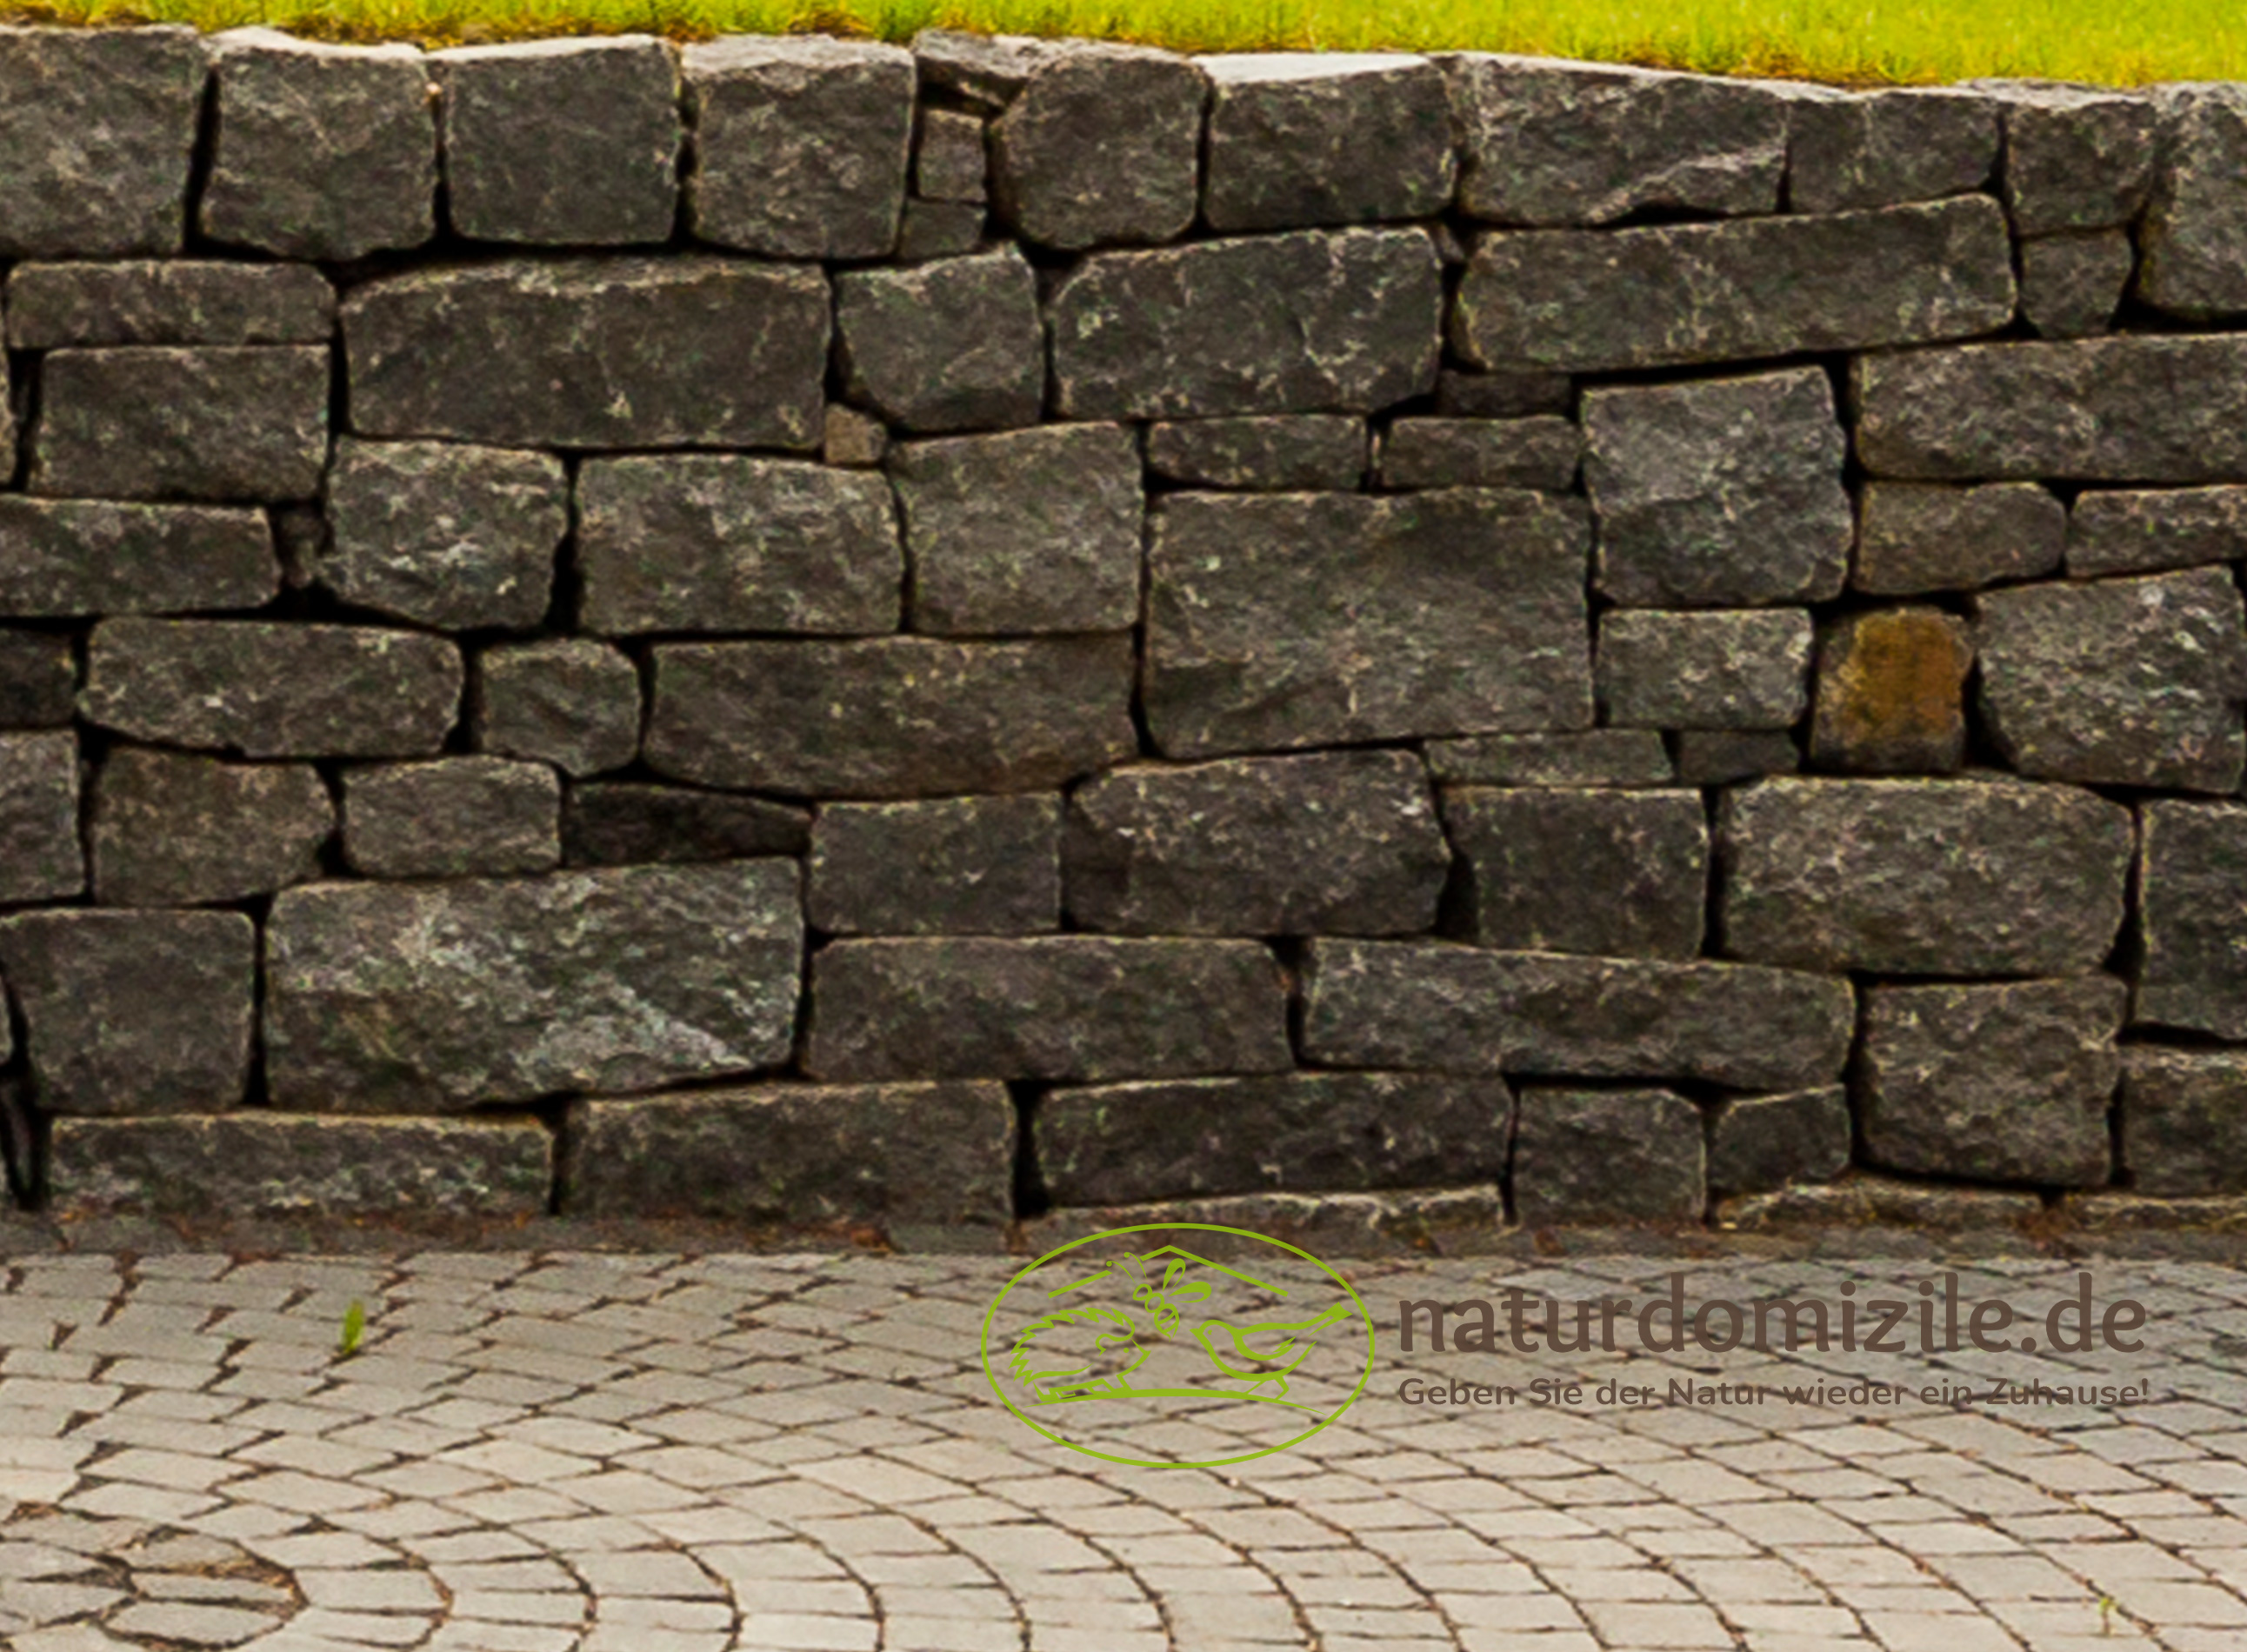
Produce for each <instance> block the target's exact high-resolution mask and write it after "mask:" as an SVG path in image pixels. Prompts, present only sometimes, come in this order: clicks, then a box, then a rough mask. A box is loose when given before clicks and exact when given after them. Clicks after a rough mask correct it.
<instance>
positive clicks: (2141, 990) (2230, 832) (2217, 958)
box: [2130, 797, 2247, 1039]
mask: <svg viewBox="0 0 2247 1652" xmlns="http://www.w3.org/2000/svg"><path fill="white" fill-rule="evenodd" d="M2243 914H2247V808H2243V807H2242V806H2240V805H2239V804H2237V803H2195V802H2182V801H2181V800H2177V799H2172V798H2165V797H2164V798H2148V799H2147V800H2146V801H2145V802H2142V803H2141V804H2139V805H2138V923H2139V939H2140V942H2141V948H2142V956H2141V958H2140V959H2139V961H2138V967H2137V983H2136V985H2137V994H2136V998H2135V1000H2134V1003H2133V1004H2132V1006H2131V1012H2130V1019H2131V1021H2133V1022H2134V1023H2137V1024H2139V1025H2149V1026H2156V1027H2182V1028H2183V1029H2184V1030H2186V1031H2188V1032H2195V1033H2208V1034H2213V1035H2214V1036H2216V1037H2217V1038H2229V1039H2247V916H2243Z"/></svg>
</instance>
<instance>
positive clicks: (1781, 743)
mask: <svg viewBox="0 0 2247 1652" xmlns="http://www.w3.org/2000/svg"><path fill="white" fill-rule="evenodd" d="M1801 767H1802V751H1801V748H1800V747H1798V746H1796V745H1795V743H1794V736H1793V734H1789V733H1787V732H1786V730H1785V729H1783V728H1764V729H1751V730H1745V731H1742V730H1738V729H1730V728H1681V729H1680V730H1678V731H1677V779H1678V782H1679V783H1680V784H1681V785H1686V786H1728V785H1730V784H1731V782H1734V781H1738V780H1754V779H1756V778H1757V777H1759V775H1791V774H1793V772H1794V771H1795V770H1796V769H1798V768H1801Z"/></svg>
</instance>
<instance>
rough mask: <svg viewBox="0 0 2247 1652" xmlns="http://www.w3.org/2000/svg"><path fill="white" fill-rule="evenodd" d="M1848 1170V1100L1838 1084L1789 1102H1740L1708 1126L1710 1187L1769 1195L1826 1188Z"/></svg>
mask: <svg viewBox="0 0 2247 1652" xmlns="http://www.w3.org/2000/svg"><path fill="white" fill-rule="evenodd" d="M1848 1168H1849V1094H1848V1091H1847V1090H1846V1089H1843V1088H1842V1087H1841V1085H1839V1084H1823V1085H1820V1087H1819V1088H1818V1089H1807V1090H1797V1091H1795V1092H1794V1093H1793V1094H1792V1095H1788V1096H1741V1097H1740V1098H1738V1100H1736V1101H1731V1102H1726V1103H1725V1107H1724V1109H1723V1110H1722V1111H1720V1112H1719V1113H1718V1115H1717V1116H1716V1117H1715V1119H1714V1120H1712V1121H1711V1123H1710V1126H1709V1187H1710V1190H1711V1191H1713V1192H1718V1193H1768V1192H1771V1191H1774V1190H1775V1189H1778V1188H1782V1187H1786V1186H1787V1185H1789V1184H1793V1183H1796V1182H1827V1181H1831V1180H1833V1178H1835V1177H1837V1176H1839V1175H1840V1174H1841V1172H1842V1171H1846V1170H1847V1169H1848Z"/></svg>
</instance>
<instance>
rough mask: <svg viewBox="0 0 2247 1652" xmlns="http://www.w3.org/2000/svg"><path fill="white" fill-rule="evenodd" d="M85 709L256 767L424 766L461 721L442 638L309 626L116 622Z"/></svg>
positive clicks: (96, 656)
mask: <svg viewBox="0 0 2247 1652" xmlns="http://www.w3.org/2000/svg"><path fill="white" fill-rule="evenodd" d="M86 661H87V676H86V685H85V690H84V692H83V693H82V694H81V696H80V701H79V709H80V711H81V712H82V713H83V714H84V715H85V717H86V718H87V719H88V720H90V721H92V722H94V723H98V724H99V725H100V726H101V727H106V728H113V729H115V730H116V731H117V732H118V733H120V734H130V735H132V736H133V738H135V739H138V740H147V741H158V742H161V743H162V744H165V745H171V746H190V747H208V748H214V749H219V750H232V751H237V752H239V753H241V754H242V755H243V756H246V757H414V756H420V755H422V754H426V753H430V752H434V751H435V750H436V749H437V748H438V747H439V746H441V745H442V744H443V743H444V739H445V735H446V734H447V731H448V730H450V729H451V727H452V726H453V721H454V717H455V716H456V714H457V713H458V711H459V707H460V700H461V654H460V650H459V649H457V648H455V647H454V645H453V644H452V643H451V642H449V641H447V639H445V638H441V637H431V636H427V635H426V634H424V633H422V632H420V631H386V630H383V629H381V628H379V627H377V626H372V625H315V624H306V623H304V622H302V621H295V622H290V623H285V624H284V623H278V622H272V621H266V620H250V619H245V620H191V619H176V620H175V619H105V620H103V621H102V622H101V623H100V624H99V625H96V626H95V627H94V628H93V636H92V640H91V641H90V642H89V643H88V645H87V648H86Z"/></svg>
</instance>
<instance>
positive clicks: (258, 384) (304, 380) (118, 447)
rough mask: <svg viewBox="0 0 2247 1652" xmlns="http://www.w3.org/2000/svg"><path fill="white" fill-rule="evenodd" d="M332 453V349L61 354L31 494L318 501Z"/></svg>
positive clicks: (50, 371)
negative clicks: (329, 402) (321, 484)
mask: <svg viewBox="0 0 2247 1652" xmlns="http://www.w3.org/2000/svg"><path fill="white" fill-rule="evenodd" d="M327 457H328V352H326V351H325V350H312V349H293V348H274V349H240V350H237V349H226V348H208V349H186V350H172V349H149V348H141V347H138V346H135V347H132V348H126V349H117V350H58V351H56V352H54V353H53V354H51V355H50V356H48V357H47V358H46V359H45V360H44V362H42V363H41V364H40V368H39V423H38V433H37V436H36V438H35V440H34V443H33V447H32V457H31V484H30V485H31V491H32V492H33V493H40V494H86V495H94V496H96V497H100V498H108V499H164V498H184V499H245V500H247V499H260V500H277V499H309V498H311V496H312V495H315V494H317V493H318V492H319V490H320V472H321V469H322V468H323V467H324V465H325V464H326V463H327Z"/></svg>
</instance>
